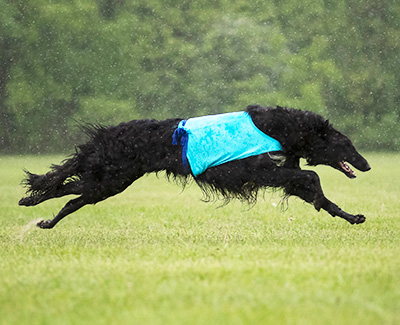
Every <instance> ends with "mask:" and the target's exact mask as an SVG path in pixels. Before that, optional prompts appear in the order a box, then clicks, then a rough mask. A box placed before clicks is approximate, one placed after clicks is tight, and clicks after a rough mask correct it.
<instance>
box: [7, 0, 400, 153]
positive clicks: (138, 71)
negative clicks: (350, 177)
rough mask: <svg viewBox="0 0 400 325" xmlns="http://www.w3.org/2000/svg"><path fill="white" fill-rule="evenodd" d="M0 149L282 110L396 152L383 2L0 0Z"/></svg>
mask: <svg viewBox="0 0 400 325" xmlns="http://www.w3.org/2000/svg"><path fill="white" fill-rule="evenodd" d="M0 6H1V8H2V10H1V13H0V152H15V151H19V152H35V153H37V152H43V151H63V150H67V151H70V150H71V147H72V145H73V143H75V142H76V141H77V134H78V128H76V125H77V124H78V123H77V122H82V121H86V122H90V123H105V124H115V123H118V122H120V121H124V120H130V119H134V118H148V117H155V118H167V117H173V116H182V117H189V116H194V115H201V114H207V113H216V112H224V111H231V110H240V109H244V107H245V106H247V105H248V104H261V105H265V106H267V105H277V104H279V105H282V106H291V107H297V108H304V109H309V110H312V111H315V112H317V113H320V114H323V115H324V116H326V117H328V118H330V119H331V121H332V122H333V123H334V124H335V126H336V127H337V128H338V129H340V130H342V131H344V132H345V133H346V134H347V135H349V136H350V137H351V138H352V139H354V140H355V143H356V144H357V145H358V146H359V147H361V148H363V149H371V150H373V149H386V150H387V149H389V150H399V149H400V143H399V140H398V139H399V138H398V134H399V133H400V126H399V125H400V123H399V122H400V109H399V104H400V95H399V89H400V71H399V70H400V64H399V63H400V62H399V56H398V55H399V53H400V49H399V44H400V43H399V42H398V40H399V39H400V28H399V27H400V26H399V24H400V23H399V22H400V17H399V16H400V7H399V6H398V5H397V4H396V2H395V1H390V0H383V1H379V2H377V1H372V2H371V1H370V2H354V1H341V0H337V1H316V0H306V1H301V2H298V1H294V0H290V1H285V2H282V1H273V2H268V1H253V2H248V1H243V0H235V1H224V0H221V1H209V0H200V1H181V2H179V3H178V4H177V3H176V1H160V0H146V1H144V0H143V1H134V2H131V1H124V0H99V1H91V0H82V1H77V2H76V1H71V2H65V1H51V2H49V1H44V0H37V1H9V0H0Z"/></svg>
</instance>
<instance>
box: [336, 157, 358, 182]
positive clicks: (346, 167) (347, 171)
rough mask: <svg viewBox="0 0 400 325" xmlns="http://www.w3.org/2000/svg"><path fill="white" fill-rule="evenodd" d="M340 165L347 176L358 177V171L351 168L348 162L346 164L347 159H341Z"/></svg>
mask: <svg viewBox="0 0 400 325" xmlns="http://www.w3.org/2000/svg"><path fill="white" fill-rule="evenodd" d="M339 165H340V168H341V171H342V172H344V173H345V174H346V176H347V177H349V178H355V177H356V173H355V172H354V171H353V170H352V169H351V168H350V166H349V165H348V164H346V162H345V161H340V162H339Z"/></svg>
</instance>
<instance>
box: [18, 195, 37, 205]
mask: <svg viewBox="0 0 400 325" xmlns="http://www.w3.org/2000/svg"><path fill="white" fill-rule="evenodd" d="M18 205H24V206H30V205H33V204H32V198H31V197H29V196H28V197H23V198H22V199H21V200H19V202H18Z"/></svg>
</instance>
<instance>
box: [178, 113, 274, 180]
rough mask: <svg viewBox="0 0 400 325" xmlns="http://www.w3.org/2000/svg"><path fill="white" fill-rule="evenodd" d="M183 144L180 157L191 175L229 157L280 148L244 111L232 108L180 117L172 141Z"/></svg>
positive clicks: (248, 155) (229, 158)
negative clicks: (218, 112) (223, 111)
mask: <svg viewBox="0 0 400 325" xmlns="http://www.w3.org/2000/svg"><path fill="white" fill-rule="evenodd" d="M179 139H180V140H181V144H182V146H183V150H182V160H183V165H184V167H185V169H186V170H187V171H188V164H189V165H190V169H191V170H192V173H193V175H194V176H197V175H200V174H201V173H203V172H204V171H205V170H206V169H207V168H209V167H213V166H218V165H221V164H224V163H226V162H229V161H232V160H238V159H243V158H247V157H250V156H256V155H260V154H264V153H267V152H271V151H281V150H282V146H281V144H280V143H279V142H278V141H277V140H275V139H274V138H271V137H270V136H268V135H266V134H265V133H263V132H262V131H261V130H259V129H258V128H257V127H256V126H255V125H254V123H253V120H252V119H251V117H250V115H249V114H248V113H247V112H234V113H226V114H218V115H209V116H203V117H195V118H190V119H188V120H182V121H181V122H180V123H179V125H178V128H177V129H176V130H175V132H174V134H173V136H172V140H173V141H172V143H173V144H175V145H176V144H178V140H179Z"/></svg>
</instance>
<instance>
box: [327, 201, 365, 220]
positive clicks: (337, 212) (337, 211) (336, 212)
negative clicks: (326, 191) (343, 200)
mask: <svg viewBox="0 0 400 325" xmlns="http://www.w3.org/2000/svg"><path fill="white" fill-rule="evenodd" d="M321 207H322V209H324V210H325V211H327V212H328V213H329V214H330V215H331V216H332V217H336V216H338V217H340V218H343V219H345V220H347V221H348V222H350V223H351V224H358V223H363V222H365V217H364V216H363V215H362V214H357V215H352V214H350V213H347V212H345V211H343V210H342V209H341V208H339V207H338V206H337V205H336V204H335V203H333V202H331V201H329V200H328V199H327V198H326V197H324V201H323V203H322V206H321Z"/></svg>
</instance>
